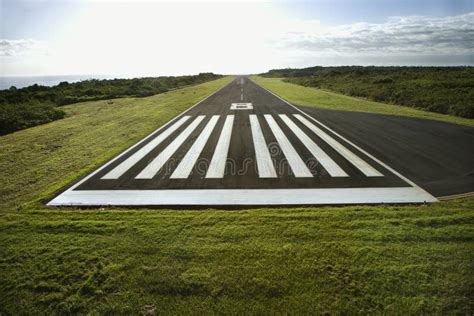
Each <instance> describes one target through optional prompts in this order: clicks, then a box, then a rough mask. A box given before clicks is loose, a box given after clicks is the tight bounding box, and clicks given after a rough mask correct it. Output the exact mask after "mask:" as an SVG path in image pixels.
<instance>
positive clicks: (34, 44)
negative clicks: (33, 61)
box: [0, 39, 47, 58]
mask: <svg viewBox="0 0 474 316" xmlns="http://www.w3.org/2000/svg"><path fill="white" fill-rule="evenodd" d="M44 54H47V50H46V47H45V43H44V42H41V41H37V40H33V39H15V40H9V39H0V57H6V58H8V57H11V58H15V57H21V56H36V55H44Z"/></svg>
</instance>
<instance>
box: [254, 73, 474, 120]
mask: <svg viewBox="0 0 474 316" xmlns="http://www.w3.org/2000/svg"><path fill="white" fill-rule="evenodd" d="M252 79H253V80H254V81H255V82H257V83H258V84H260V85H262V86H263V87H265V88H267V89H269V90H271V91H272V92H274V93H276V94H277V95H279V96H281V97H282V98H284V99H286V100H288V101H289V102H291V103H293V104H298V105H306V106H317V107H321V108H326V109H332V110H346V111H357V112H370V113H380V114H390V115H400V116H410V117H417V118H423V119H431V120H438V121H444V122H449V123H455V124H461V125H466V126H474V119H467V118H461V117H457V116H452V115H445V114H439V113H433V112H426V111H421V110H417V109H414V108H410V107H405V106H399V105H393V104H385V103H379V102H373V101H367V100H364V99H359V98H354V97H349V96H345V95H342V94H337V93H334V92H330V91H325V90H321V89H316V88H311V87H303V86H300V85H296V84H292V83H287V82H283V81H282V79H280V78H263V77H258V76H252Z"/></svg>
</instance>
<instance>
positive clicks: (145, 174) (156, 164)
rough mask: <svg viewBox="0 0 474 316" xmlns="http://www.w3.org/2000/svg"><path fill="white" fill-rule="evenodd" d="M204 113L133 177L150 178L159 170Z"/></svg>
mask: <svg viewBox="0 0 474 316" xmlns="http://www.w3.org/2000/svg"><path fill="white" fill-rule="evenodd" d="M204 117H205V116H204V115H199V116H198V117H196V119H195V120H194V121H193V122H192V123H191V124H189V125H188V127H186V129H185V130H184V131H182V132H181V134H179V135H178V137H176V138H175V139H174V140H173V141H172V142H171V144H169V145H168V146H167V147H166V148H165V149H164V150H163V151H162V152H161V153H160V154H159V155H158V156H157V157H156V158H155V159H153V161H152V162H151V163H149V164H148V166H146V167H145V169H143V170H142V172H140V173H139V174H138V176H136V177H135V179H152V178H153V177H154V176H155V174H156V173H157V172H158V171H160V169H161V167H163V165H164V164H165V163H166V162H167V161H168V159H170V158H171V156H172V155H173V154H174V153H175V152H176V150H178V148H179V147H180V146H181V145H182V144H183V143H184V141H185V140H186V139H187V138H188V137H189V135H191V133H192V132H193V131H194V130H195V129H196V127H197V126H198V125H199V123H201V122H202V120H203V119H204Z"/></svg>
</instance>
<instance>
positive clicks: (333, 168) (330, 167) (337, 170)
mask: <svg viewBox="0 0 474 316" xmlns="http://www.w3.org/2000/svg"><path fill="white" fill-rule="evenodd" d="M279 116H280V118H281V119H282V120H283V122H285V124H286V125H287V126H288V127H289V128H290V129H291V131H292V132H293V133H294V134H295V135H296V137H298V139H299V140H300V141H301V142H302V143H303V145H305V147H306V148H307V149H308V150H309V152H310V153H311V154H312V155H313V157H314V158H316V159H317V160H318V162H319V163H321V165H322V166H323V168H324V169H325V170H326V171H327V172H328V173H329V175H330V176H331V177H348V176H349V175H348V174H347V173H346V172H345V171H344V170H342V168H341V167H339V165H338V164H337V163H336V162H335V161H334V160H332V159H331V158H330V157H329V156H328V155H327V154H326V153H325V152H324V151H323V150H322V149H321V147H319V146H318V145H317V144H316V143H315V142H314V141H313V140H311V138H309V137H308V135H306V134H305V133H304V132H303V131H302V130H301V129H300V128H299V127H298V126H297V125H296V124H295V123H294V122H293V121H292V120H291V119H290V118H289V117H288V116H287V115H286V114H280V115H279Z"/></svg>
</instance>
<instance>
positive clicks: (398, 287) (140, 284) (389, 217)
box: [0, 78, 474, 315]
mask: <svg viewBox="0 0 474 316" xmlns="http://www.w3.org/2000/svg"><path fill="white" fill-rule="evenodd" d="M230 80H231V78H224V79H220V80H218V81H212V82H208V83H205V84H201V85H197V86H192V87H188V88H185V89H182V90H176V91H172V92H167V93H164V94H160V95H156V96H153V97H149V98H142V99H133V98H129V99H120V100H114V101H111V102H108V101H99V102H88V103H83V104H77V105H75V106H70V107H66V112H67V117H66V118H65V119H63V120H59V121H55V122H52V123H49V124H45V125H42V126H37V127H34V128H30V129H27V130H23V131H19V132H15V133H13V134H10V135H5V136H1V137H0V178H1V179H2V182H0V199H1V200H0V280H1V282H0V314H2V315H3V314H6V315H8V314H42V313H46V314H53V313H75V314H77V313H92V314H95V313H100V314H105V313H108V314H139V313H142V312H145V311H147V312H150V313H151V312H152V311H154V312H155V313H156V314H158V313H160V314H190V313H193V314H217V313H220V314H229V313H231V312H233V313H234V314H235V313H252V314H263V313H265V314H277V313H286V312H293V313H306V314H310V313H311V314H315V313H316V314H322V313H329V312H331V313H341V314H355V313H362V314H367V313H387V314H433V313H436V314H446V313H458V314H471V313H472V312H473V311H474V304H473V302H474V299H473V298H474V297H473V293H474V277H473V275H472V271H473V268H474V255H473V254H474V228H473V227H474V225H473V224H474V211H473V210H474V199H472V198H471V199H465V200H458V201H450V202H440V203H437V204H434V205H425V206H370V207H368V206H354V207H321V208H287V209H281V208H280V209H269V208H262V209H255V210H240V211H224V210H212V209H209V210H202V211H186V210H181V211H175V210H150V209H141V210H131V209H88V210H79V209H55V208H47V207H45V206H43V205H42V203H41V200H42V199H44V198H47V197H49V196H51V194H52V193H53V192H54V191H55V190H56V189H58V188H59V187H61V186H63V185H65V184H67V183H68V182H69V181H71V180H73V179H76V178H77V177H79V176H81V175H83V174H85V173H87V172H90V171H91V170H92V169H93V168H95V167H96V166H97V165H99V164H101V163H102V162H104V161H105V160H107V159H109V158H111V157H112V156H114V155H115V154H117V153H118V152H120V151H121V150H123V149H125V148H126V147H128V146H129V145H131V144H133V143H135V142H136V141H138V140H139V139H141V138H142V137H143V136H145V135H146V134H148V133H149V132H151V131H152V130H154V129H155V128H157V127H158V126H160V125H161V124H163V123H164V122H166V121H167V120H168V119H170V118H171V117H173V116H175V115H176V114H177V113H179V112H181V111H182V110H184V109H186V108H187V107H189V106H190V105H192V104H193V103H195V102H196V101H197V100H199V99H201V98H203V97H204V96H206V95H207V94H209V93H211V92H212V91H215V90H216V89H218V88H219V87H222V86H223V85H224V84H226V83H227V82H229V81H230Z"/></svg>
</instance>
